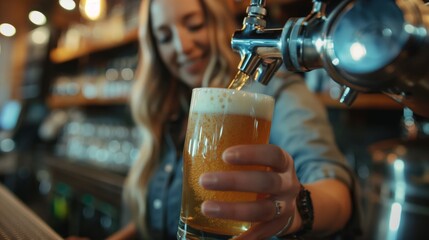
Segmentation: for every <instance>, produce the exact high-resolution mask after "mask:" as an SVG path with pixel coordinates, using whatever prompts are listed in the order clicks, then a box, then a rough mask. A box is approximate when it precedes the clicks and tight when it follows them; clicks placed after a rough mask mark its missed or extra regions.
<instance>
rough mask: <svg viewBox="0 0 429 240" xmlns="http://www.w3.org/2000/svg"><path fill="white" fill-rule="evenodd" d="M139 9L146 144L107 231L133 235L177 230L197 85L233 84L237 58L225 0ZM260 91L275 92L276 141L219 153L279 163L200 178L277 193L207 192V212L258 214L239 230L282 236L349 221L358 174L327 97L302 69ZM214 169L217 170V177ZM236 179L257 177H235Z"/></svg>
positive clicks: (320, 232)
mask: <svg viewBox="0 0 429 240" xmlns="http://www.w3.org/2000/svg"><path fill="white" fill-rule="evenodd" d="M140 16H141V21H140V24H141V25H140V44H141V49H142V55H141V62H140V68H139V73H140V75H139V78H138V80H137V82H136V85H135V87H134V89H133V93H132V103H131V106H132V112H133V116H134V118H135V120H136V122H137V124H138V125H139V126H140V127H141V132H142V137H143V141H142V142H143V144H142V149H141V154H140V157H139V159H138V160H137V161H136V162H135V164H134V165H133V167H132V168H131V170H130V172H129V175H128V178H127V181H126V186H125V193H124V196H125V200H126V203H127V204H128V207H129V209H130V212H131V213H132V216H133V221H132V223H130V224H129V225H128V226H127V227H126V228H124V229H123V230H122V231H120V232H118V233H117V234H116V235H114V236H112V237H111V239H126V238H131V237H132V236H135V235H140V236H143V237H144V239H176V231H177V225H178V221H179V214H180V202H181V200H180V197H181V186H182V171H181V169H182V158H181V155H182V154H181V153H182V148H183V143H184V135H185V128H186V119H187V114H188V106H189V103H190V94H191V90H192V89H193V88H195V87H201V86H210V87H226V86H228V83H229V82H230V80H231V79H232V77H233V75H234V73H235V72H236V67H237V64H238V60H237V54H235V53H233V52H232V51H231V47H230V36H231V34H232V32H233V31H234V30H235V24H234V23H235V20H234V18H233V14H232V13H231V12H229V11H228V6H227V1H226V0H180V1H177V0H145V1H142V7H141V15H140ZM263 91H264V92H266V93H267V94H271V95H273V96H275V98H276V106H275V111H274V116H273V121H272V132H271V138H270V142H271V143H272V144H270V145H261V146H257V147H255V146H236V147H232V148H230V149H228V150H226V151H225V152H224V155H223V156H224V161H226V162H229V163H231V164H261V165H267V166H269V167H271V168H272V169H273V172H264V173H261V174H259V175H258V176H256V177H255V176H252V175H250V174H249V173H246V172H243V173H242V174H237V175H230V174H228V173H227V172H223V173H216V174H211V173H208V174H205V175H202V176H201V178H200V183H201V185H202V186H203V187H205V188H206V189H211V190H236V191H240V190H241V191H253V192H261V193H266V192H267V189H269V194H270V196H271V198H270V199H271V200H269V199H262V200H260V201H256V202H253V203H225V202H213V201H207V202H205V203H204V204H203V205H202V212H203V214H205V215H207V216H211V217H217V218H228V219H236V220H243V221H251V222H255V223H256V224H254V225H252V227H251V228H250V229H249V230H248V231H247V232H245V233H243V234H242V235H240V236H238V237H237V238H236V239H267V238H270V237H275V236H284V235H286V234H292V233H296V232H299V231H300V230H302V228H303V226H305V227H306V228H309V229H306V230H310V228H311V231H308V232H307V233H306V234H307V235H309V236H311V235H314V236H319V237H320V236H331V235H332V234H335V233H337V234H338V233H339V232H340V230H341V229H343V228H344V227H345V226H346V225H347V223H350V219H351V216H352V209H353V207H352V202H353V201H352V199H353V198H352V195H353V191H354V182H353V177H352V175H351V174H350V171H349V170H348V168H347V167H346V164H345V161H344V159H343V157H342V156H341V154H340V153H339V151H338V149H337V148H336V147H335V144H334V140H333V136H332V132H331V129H330V128H329V125H328V121H327V118H326V113H325V112H324V110H323V106H321V105H320V103H318V102H317V100H316V99H315V98H314V96H312V95H311V93H310V92H309V91H308V90H307V89H306V87H305V84H304V82H303V80H302V79H301V78H299V77H298V76H294V75H288V76H286V78H285V79H281V80H273V81H272V82H271V83H270V85H269V86H268V87H267V88H263ZM286 151H287V152H286ZM213 179H217V181H216V183H214V184H213V182H212V181H210V180H213ZM222 179H229V180H230V181H222ZM273 179H280V180H281V181H274V180H273ZM231 182H247V183H253V184H246V185H244V187H237V186H234V185H233V184H231ZM301 184H303V186H304V187H305V189H307V190H308V191H309V192H310V193H311V201H312V207H313V209H314V219H313V220H311V217H310V218H309V217H308V216H305V215H302V213H301V212H302V211H301V210H302V209H300V207H301V206H299V201H298V200H297V199H301V195H302V193H303V189H302V188H301ZM241 186H243V185H241ZM244 188H245V189H244ZM272 199H276V201H275V202H274V203H273V200H272ZM277 202H282V203H284V205H282V206H280V205H277ZM296 203H297V204H298V206H296ZM300 211H301V212H300ZM292 216H293V217H292ZM303 216H304V217H303ZM304 218H305V219H304Z"/></svg>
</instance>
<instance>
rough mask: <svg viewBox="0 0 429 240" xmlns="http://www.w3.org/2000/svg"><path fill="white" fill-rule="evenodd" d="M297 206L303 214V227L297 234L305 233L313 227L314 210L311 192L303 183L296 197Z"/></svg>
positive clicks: (301, 214) (300, 213)
mask: <svg viewBox="0 0 429 240" xmlns="http://www.w3.org/2000/svg"><path fill="white" fill-rule="evenodd" d="M296 207H297V209H298V212H299V215H300V216H301V221H302V225H301V229H300V230H299V231H298V232H297V233H296V235H302V234H305V233H307V232H309V231H311V230H312V229H313V222H314V211H313V203H312V201H311V194H310V191H308V190H307V189H306V188H305V187H304V186H302V185H301V190H300V191H299V194H298V196H297V198H296Z"/></svg>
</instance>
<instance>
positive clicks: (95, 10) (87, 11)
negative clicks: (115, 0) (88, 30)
mask: <svg viewBox="0 0 429 240" xmlns="http://www.w3.org/2000/svg"><path fill="white" fill-rule="evenodd" d="M79 7H80V10H81V13H82V15H83V16H84V17H85V18H87V19H89V20H92V21H95V20H98V19H101V18H103V17H104V15H105V14H106V0H81V1H80V3H79Z"/></svg>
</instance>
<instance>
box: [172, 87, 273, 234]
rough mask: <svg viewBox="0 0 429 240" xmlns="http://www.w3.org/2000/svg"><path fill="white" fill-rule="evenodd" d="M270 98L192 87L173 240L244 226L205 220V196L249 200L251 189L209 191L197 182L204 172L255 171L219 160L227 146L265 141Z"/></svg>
mask: <svg viewBox="0 0 429 240" xmlns="http://www.w3.org/2000/svg"><path fill="white" fill-rule="evenodd" d="M273 108H274V99H273V98H272V97H271V96H268V95H264V94H259V93H252V92H247V91H239V90H234V89H224V88H196V89H194V90H193V92H192V99H191V106H190V112H189V119H188V128H187V132H186V140H185V146H184V150H183V161H184V162H183V189H182V209H181V214H180V222H179V229H178V232H177V238H178V239H229V238H231V237H232V236H236V235H238V234H240V233H242V232H244V231H246V230H247V229H248V228H249V227H250V223H249V222H240V221H234V220H225V219H218V218H208V217H206V216H204V215H203V214H202V213H201V204H202V203H203V202H204V201H205V200H215V201H227V202H246V201H255V200H256V199H257V198H258V194H257V193H248V192H232V191H210V190H205V189H204V188H203V187H201V186H200V185H199V181H198V180H199V177H200V175H201V174H203V173H205V172H213V171H233V170H261V171H267V170H268V169H267V168H266V167H262V166H233V165H231V164H227V163H225V162H223V160H222V153H223V152H224V150H225V149H227V148H228V147H231V146H234V145H241V144H267V143H268V140H269V135H270V128H271V118H272V114H273Z"/></svg>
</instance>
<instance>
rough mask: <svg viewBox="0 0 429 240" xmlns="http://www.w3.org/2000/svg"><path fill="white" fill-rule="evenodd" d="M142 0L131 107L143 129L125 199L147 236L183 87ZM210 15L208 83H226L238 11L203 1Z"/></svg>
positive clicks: (232, 66) (216, 0)
mask: <svg viewBox="0 0 429 240" xmlns="http://www.w3.org/2000/svg"><path fill="white" fill-rule="evenodd" d="M152 1H153V0H143V2H142V5H141V9H140V32H139V37H140V63H139V69H138V75H137V79H136V83H135V85H134V87H133V91H132V93H131V110H132V114H133V118H134V120H135V122H136V124H137V125H138V126H139V129H140V130H141V136H142V147H141V151H140V154H139V157H138V159H137V160H136V161H135V163H134V164H133V166H132V167H131V169H130V172H129V174H128V177H127V179H126V182H125V190H124V199H125V201H126V203H127V204H128V206H129V207H130V210H131V213H132V214H133V219H134V220H135V223H136V225H137V227H138V228H139V230H140V231H141V232H142V233H143V234H144V235H147V225H146V222H145V217H146V213H147V210H146V194H147V186H148V182H149V179H150V177H151V176H152V174H153V172H154V171H155V169H156V167H157V166H158V161H159V160H158V159H159V156H160V151H161V141H162V136H163V128H164V125H165V123H166V122H167V120H168V118H169V114H170V113H171V109H170V108H171V107H170V106H171V105H172V103H173V101H177V99H176V98H177V96H179V95H180V94H181V93H180V92H181V91H183V88H181V87H180V85H181V84H180V83H179V81H178V80H177V79H175V78H174V77H173V76H171V75H170V74H169V73H168V71H167V69H166V68H165V66H164V64H163V62H162V61H161V59H160V58H159V56H158V53H157V50H156V49H157V48H156V45H155V42H154V40H153V39H154V38H153V34H152V32H151V26H150V4H151V2H152ZM199 2H200V3H201V6H202V8H203V10H204V11H205V16H206V18H207V27H208V28H209V34H210V41H211V59H210V61H209V65H208V67H207V69H206V71H205V73H204V76H203V81H202V85H203V86H217V87H226V86H227V84H228V82H229V81H230V80H231V77H233V74H234V73H235V71H236V66H237V64H238V61H237V60H238V59H237V57H238V55H237V54H235V53H233V52H232V50H231V46H230V38H231V34H232V33H233V31H234V30H235V20H234V18H233V13H232V11H230V10H231V9H229V7H228V3H227V0H200V1H199Z"/></svg>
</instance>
